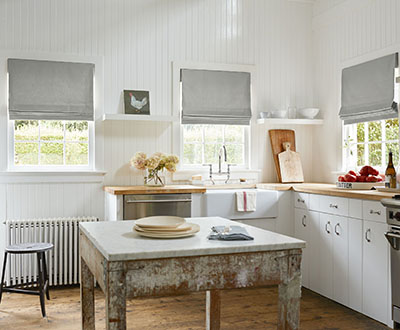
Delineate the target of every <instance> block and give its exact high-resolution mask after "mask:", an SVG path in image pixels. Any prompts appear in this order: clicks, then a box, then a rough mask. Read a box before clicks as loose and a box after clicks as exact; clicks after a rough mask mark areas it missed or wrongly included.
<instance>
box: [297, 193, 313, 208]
mask: <svg viewBox="0 0 400 330" xmlns="http://www.w3.org/2000/svg"><path fill="white" fill-rule="evenodd" d="M309 204H310V195H309V194H305V193H299V192H295V193H294V207H297V208H299V209H308V208H309Z"/></svg>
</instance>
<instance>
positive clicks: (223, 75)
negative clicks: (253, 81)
mask: <svg viewBox="0 0 400 330" xmlns="http://www.w3.org/2000/svg"><path fill="white" fill-rule="evenodd" d="M181 81H182V124H224V125H249V124H250V119H251V99H250V73H248V72H232V71H213V70H191V69H182V71H181Z"/></svg>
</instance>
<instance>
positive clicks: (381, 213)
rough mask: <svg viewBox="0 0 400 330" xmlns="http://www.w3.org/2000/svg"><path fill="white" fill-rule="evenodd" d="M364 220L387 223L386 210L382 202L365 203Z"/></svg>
mask: <svg viewBox="0 0 400 330" xmlns="http://www.w3.org/2000/svg"><path fill="white" fill-rule="evenodd" d="M363 219H364V220H370V221H376V222H384V223H386V209H385V207H384V206H383V205H382V204H381V202H375V201H363Z"/></svg>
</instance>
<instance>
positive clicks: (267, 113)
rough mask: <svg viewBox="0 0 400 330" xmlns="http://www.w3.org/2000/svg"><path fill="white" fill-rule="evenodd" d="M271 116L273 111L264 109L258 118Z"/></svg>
mask: <svg viewBox="0 0 400 330" xmlns="http://www.w3.org/2000/svg"><path fill="white" fill-rule="evenodd" d="M269 117H271V112H267V111H263V112H260V113H259V114H258V119H264V118H269Z"/></svg>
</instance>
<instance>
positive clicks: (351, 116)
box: [339, 54, 398, 124]
mask: <svg viewBox="0 0 400 330" xmlns="http://www.w3.org/2000/svg"><path fill="white" fill-rule="evenodd" d="M396 67H397V54H391V55H387V56H384V57H381V58H378V59H375V60H373V61H369V62H365V63H362V64H359V65H355V66H352V67H349V68H346V69H344V70H343V71H342V107H341V109H340V112H339V116H340V118H341V119H342V120H344V124H354V123H360V122H365V121H373V120H381V119H388V118H394V117H397V116H398V110H397V103H396V102H394V89H395V81H394V74H395V68H396Z"/></svg>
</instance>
